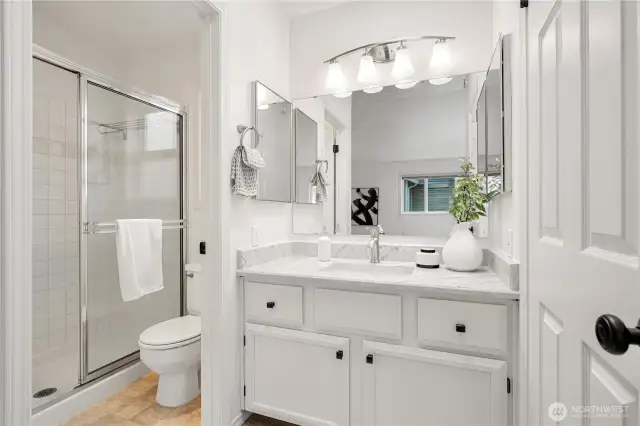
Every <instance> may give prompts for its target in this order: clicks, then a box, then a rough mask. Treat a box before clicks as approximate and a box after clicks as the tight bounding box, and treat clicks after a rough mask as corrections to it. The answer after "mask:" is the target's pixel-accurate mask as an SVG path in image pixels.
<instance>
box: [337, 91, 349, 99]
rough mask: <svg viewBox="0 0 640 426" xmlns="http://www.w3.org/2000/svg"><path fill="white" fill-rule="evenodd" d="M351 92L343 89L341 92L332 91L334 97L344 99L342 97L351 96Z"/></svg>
mask: <svg viewBox="0 0 640 426" xmlns="http://www.w3.org/2000/svg"><path fill="white" fill-rule="evenodd" d="M352 93H353V92H351V91H350V90H345V91H342V92H337V93H334V94H333V96H335V97H336V98H340V99H344V98H348V97H349V96H351V94H352Z"/></svg>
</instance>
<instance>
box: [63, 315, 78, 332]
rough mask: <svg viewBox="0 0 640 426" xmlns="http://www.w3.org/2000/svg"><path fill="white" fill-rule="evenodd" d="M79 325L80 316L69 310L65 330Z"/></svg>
mask: <svg viewBox="0 0 640 426" xmlns="http://www.w3.org/2000/svg"><path fill="white" fill-rule="evenodd" d="M79 325H80V316H79V315H78V314H77V312H70V313H68V314H67V324H66V328H67V330H70V329H73V328H77V327H78V326H79Z"/></svg>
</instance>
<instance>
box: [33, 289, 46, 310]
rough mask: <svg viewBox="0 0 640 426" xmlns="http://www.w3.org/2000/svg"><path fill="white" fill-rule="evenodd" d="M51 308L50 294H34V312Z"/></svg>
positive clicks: (39, 292) (44, 292)
mask: <svg viewBox="0 0 640 426" xmlns="http://www.w3.org/2000/svg"><path fill="white" fill-rule="evenodd" d="M47 306H49V292H48V291H37V292H35V293H33V310H34V311H35V310H36V309H39V308H43V307H47Z"/></svg>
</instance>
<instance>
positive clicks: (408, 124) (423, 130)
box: [294, 72, 484, 238]
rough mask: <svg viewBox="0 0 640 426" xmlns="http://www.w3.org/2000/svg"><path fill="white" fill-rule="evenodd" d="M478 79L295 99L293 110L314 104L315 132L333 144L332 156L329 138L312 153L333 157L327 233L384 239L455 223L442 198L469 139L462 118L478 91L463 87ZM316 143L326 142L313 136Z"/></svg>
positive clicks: (440, 232) (431, 232)
mask: <svg viewBox="0 0 640 426" xmlns="http://www.w3.org/2000/svg"><path fill="white" fill-rule="evenodd" d="M480 76H484V72H482V73H473V74H464V75H458V76H453V77H452V78H451V79H450V80H449V81H445V82H444V83H445V84H438V85H437V84H433V83H430V82H429V81H423V82H419V83H416V84H415V85H414V86H413V87H411V88H405V89H399V88H397V87H395V86H385V87H384V88H383V90H382V91H380V92H376V93H366V92H364V91H356V92H353V94H352V96H350V97H347V98H337V97H335V96H333V95H326V96H318V97H315V98H311V99H304V100H295V101H294V106H295V107H296V108H298V106H299V105H303V104H305V105H310V104H313V105H316V109H317V110H319V111H321V114H318V115H314V116H313V118H314V121H315V122H316V123H318V126H317V127H318V129H324V124H325V123H328V124H329V125H330V126H329V128H330V129H333V132H334V134H333V141H335V144H336V145H337V146H338V147H337V151H338V153H337V154H335V155H333V153H332V151H333V150H332V149H331V147H330V146H329V143H330V140H328V141H327V142H325V144H326V146H324V147H323V152H324V153H325V154H324V155H320V156H319V157H320V158H322V159H328V160H331V157H333V158H334V160H335V161H333V162H332V163H331V164H332V165H334V166H335V174H334V176H336V177H335V185H333V188H334V191H333V193H334V194H335V197H334V202H335V203H334V206H332V207H334V208H335V212H331V213H332V214H331V217H332V218H333V219H334V224H335V227H332V226H331V225H333V224H332V223H330V222H329V221H328V220H327V214H326V213H327V212H326V211H325V210H326V209H325V207H324V206H323V212H322V213H323V214H322V217H323V224H324V225H325V226H326V227H327V229H328V230H331V229H334V230H335V232H336V233H338V234H368V231H369V228H370V227H371V226H374V225H377V224H379V225H381V226H382V227H383V228H384V230H385V232H386V233H387V234H391V235H415V236H430V237H441V238H446V237H447V236H448V235H449V233H450V232H451V229H452V228H453V226H454V224H455V219H454V218H453V217H452V216H451V215H449V213H448V210H449V198H450V195H451V191H452V189H453V187H454V185H455V181H456V177H457V176H458V175H459V174H460V172H461V170H460V164H461V159H463V158H466V157H468V155H469V153H468V151H469V146H470V140H471V139H473V137H472V136H473V135H472V129H471V128H470V127H471V120H470V119H469V117H470V114H472V113H473V112H475V107H476V100H477V90H476V91H472V90H471V88H470V87H469V84H468V82H469V80H470V78H473V79H474V80H477V79H478V78H479V77H480ZM436 83H443V81H442V80H439V81H436ZM476 87H477V85H476ZM472 92H473V93H472ZM309 110H310V108H308V109H307V110H306V111H309ZM316 117H320V118H319V119H317V120H316V119H315V118H316ZM323 139H331V138H324V137H321V136H318V138H317V140H320V141H322V140H323ZM297 145H298V143H297V142H296V146H297ZM327 154H328V155H327ZM332 177H333V176H332ZM332 184H333V182H332ZM304 199H306V197H305V198H304ZM295 222H296V221H295V219H294V223H295ZM294 232H296V229H295V228H294Z"/></svg>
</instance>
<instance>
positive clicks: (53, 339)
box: [49, 328, 66, 348]
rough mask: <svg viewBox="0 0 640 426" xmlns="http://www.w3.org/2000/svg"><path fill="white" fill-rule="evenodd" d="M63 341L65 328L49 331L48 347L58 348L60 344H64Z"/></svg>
mask: <svg viewBox="0 0 640 426" xmlns="http://www.w3.org/2000/svg"><path fill="white" fill-rule="evenodd" d="M65 343H66V341H65V330H64V328H63V329H61V330H58V331H56V332H55V333H51V331H49V347H50V348H58V347H60V346H64V344H65Z"/></svg>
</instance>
